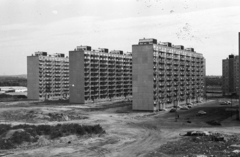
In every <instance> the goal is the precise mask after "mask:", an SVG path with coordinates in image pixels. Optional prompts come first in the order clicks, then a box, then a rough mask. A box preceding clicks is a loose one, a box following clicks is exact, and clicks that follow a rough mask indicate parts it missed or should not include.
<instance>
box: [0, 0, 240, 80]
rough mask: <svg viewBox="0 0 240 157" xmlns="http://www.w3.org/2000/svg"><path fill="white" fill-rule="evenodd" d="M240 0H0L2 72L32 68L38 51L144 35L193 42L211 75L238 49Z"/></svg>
mask: <svg viewBox="0 0 240 157" xmlns="http://www.w3.org/2000/svg"><path fill="white" fill-rule="evenodd" d="M238 32H240V1H239V0H0V75H15V74H26V73H27V56H28V55H31V54H32V53H34V52H36V51H46V52H48V53H50V54H51V53H64V54H66V55H68V51H70V50H73V49H74V48H75V47H76V46H78V45H89V46H92V48H94V49H97V48H100V47H102V48H109V49H110V50H113V49H116V50H123V51H125V52H126V51H128V52H130V51H132V50H131V49H132V45H133V44H137V43H138V40H139V39H140V38H144V37H145V38H155V39H157V40H158V41H164V42H172V43H173V44H175V45H184V46H185V47H193V48H194V49H195V50H196V52H199V53H202V54H203V55H204V57H205V58H206V74H207V75H222V59H224V58H227V57H228V55H229V54H238V45H237V44H238Z"/></svg>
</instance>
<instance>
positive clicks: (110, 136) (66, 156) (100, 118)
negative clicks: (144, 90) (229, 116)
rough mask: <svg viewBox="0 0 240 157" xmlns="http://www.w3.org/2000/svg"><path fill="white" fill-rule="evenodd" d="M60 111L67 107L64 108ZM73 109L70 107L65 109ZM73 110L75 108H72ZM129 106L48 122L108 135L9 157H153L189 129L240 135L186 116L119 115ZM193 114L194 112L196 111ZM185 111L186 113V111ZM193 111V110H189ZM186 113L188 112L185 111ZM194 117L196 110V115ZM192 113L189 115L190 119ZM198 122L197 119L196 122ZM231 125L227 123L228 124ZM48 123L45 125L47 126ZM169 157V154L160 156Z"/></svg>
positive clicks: (21, 151)
mask: <svg viewBox="0 0 240 157" xmlns="http://www.w3.org/2000/svg"><path fill="white" fill-rule="evenodd" d="M61 108H65V107H63V106H61ZM66 108H70V107H66ZM71 108H72V107H71ZM126 108H128V107H124V106H123V107H119V108H111V109H106V110H93V111H88V112H87V114H88V116H89V119H83V120H74V121H65V122H49V124H56V123H79V124H88V125H89V124H90V125H94V124H100V125H101V126H102V127H103V128H104V129H105V130H106V134H103V135H100V136H92V137H82V138H80V139H75V140H72V141H71V144H68V141H63V142H52V144H50V145H47V146H41V147H40V146H36V147H31V148H27V149H26V150H24V149H19V150H13V151H12V152H13V153H14V155H13V154H11V155H8V156H9V157H10V156H11V157H12V156H14V157H28V156H29V157H50V156H54V157H71V156H72V157H89V156H90V157H151V152H154V151H156V150H157V149H158V148H159V147H160V146H161V145H162V144H165V143H167V142H168V141H174V140H178V139H179V138H180V136H179V134H182V133H184V132H185V131H187V130H209V131H219V132H227V133H240V132H239V130H240V128H239V125H238V126H237V125H235V126H234V127H232V126H227V127H211V126H209V125H207V124H206V123H204V122H202V121H198V120H196V121H195V122H192V123H191V124H188V123H186V121H185V120H184V118H186V117H184V114H181V116H180V117H181V119H180V120H178V122H175V119H174V114H170V113H164V112H161V113H158V114H156V115H154V114H152V113H146V112H145V113H140V112H131V113H127V112H126V113H124V112H122V113H116V111H117V110H121V109H124V110H126ZM193 111H194V110H193ZM184 112H185V111H184ZM190 112H191V111H190ZM186 113H187V112H186ZM193 114H195V111H194V113H193ZM189 115H190V114H186V116H189ZM194 120H195V119H194ZM227 123H228V122H226V124H227ZM45 124H46V123H45ZM160 156H163V157H165V156H167V155H164V154H162V155H160Z"/></svg>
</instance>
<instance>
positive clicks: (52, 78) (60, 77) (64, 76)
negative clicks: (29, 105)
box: [27, 52, 69, 99]
mask: <svg viewBox="0 0 240 157" xmlns="http://www.w3.org/2000/svg"><path fill="white" fill-rule="evenodd" d="M27 87H28V99H49V98H68V97H69V58H67V57H65V56H64V54H59V53H56V54H53V55H48V54H47V52H35V54H34V55H32V56H28V57H27Z"/></svg>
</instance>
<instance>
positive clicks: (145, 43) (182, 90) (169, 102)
mask: <svg viewBox="0 0 240 157" xmlns="http://www.w3.org/2000/svg"><path fill="white" fill-rule="evenodd" d="M132 53H133V54H132V55H133V67H132V68H133V74H132V75H133V110H148V111H152V110H154V109H159V108H165V107H172V106H173V105H178V104H185V103H188V102H193V101H200V100H202V99H203V97H204V95H205V90H204V89H205V81H204V79H205V59H204V57H203V55H202V54H200V53H196V52H195V51H194V49H193V48H185V49H184V47H183V46H182V45H172V44H171V43H169V42H160V43H157V40H156V39H140V40H139V43H138V44H136V45H132Z"/></svg>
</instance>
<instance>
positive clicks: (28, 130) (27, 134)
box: [0, 124, 105, 149]
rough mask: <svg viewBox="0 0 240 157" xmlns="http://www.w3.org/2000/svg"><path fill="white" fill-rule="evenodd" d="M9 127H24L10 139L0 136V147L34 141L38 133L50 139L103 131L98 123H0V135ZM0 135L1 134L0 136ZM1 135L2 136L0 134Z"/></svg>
mask: <svg viewBox="0 0 240 157" xmlns="http://www.w3.org/2000/svg"><path fill="white" fill-rule="evenodd" d="M11 129H24V131H16V132H14V133H13V135H12V137H10V139H3V138H0V149H11V148H15V147H16V145H20V144H22V143H23V142H36V141H37V140H38V135H49V137H50V138H51V139H55V138H59V137H62V136H66V135H71V134H77V135H80V136H81V135H84V134H98V133H105V131H104V130H103V128H102V127H101V126H100V125H93V126H88V125H79V124H57V125H56V126H51V125H38V126H35V125H27V124H24V125H16V126H13V127H12V126H11V125H8V124H0V135H3V134H5V133H7V132H8V131H9V130H11ZM0 137H1V136H0ZM2 137H3V136H2Z"/></svg>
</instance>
